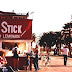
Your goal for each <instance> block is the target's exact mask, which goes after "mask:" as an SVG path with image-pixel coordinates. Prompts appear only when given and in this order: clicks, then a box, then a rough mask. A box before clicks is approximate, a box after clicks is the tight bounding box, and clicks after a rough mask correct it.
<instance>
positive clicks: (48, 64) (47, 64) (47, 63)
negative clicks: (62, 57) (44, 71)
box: [45, 53, 51, 67]
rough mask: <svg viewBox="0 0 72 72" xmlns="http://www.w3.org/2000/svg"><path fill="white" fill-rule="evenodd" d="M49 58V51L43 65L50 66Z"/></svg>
mask: <svg viewBox="0 0 72 72" xmlns="http://www.w3.org/2000/svg"><path fill="white" fill-rule="evenodd" d="M50 60H51V58H50V53H48V54H47V61H46V63H45V66H46V67H48V66H50Z"/></svg>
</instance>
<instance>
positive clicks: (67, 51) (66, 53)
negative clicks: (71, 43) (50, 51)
mask: <svg viewBox="0 0 72 72" xmlns="http://www.w3.org/2000/svg"><path fill="white" fill-rule="evenodd" d="M62 52H63V56H64V65H65V66H66V64H67V56H68V53H69V49H68V47H67V45H66V46H65V47H64V48H63V50H62Z"/></svg>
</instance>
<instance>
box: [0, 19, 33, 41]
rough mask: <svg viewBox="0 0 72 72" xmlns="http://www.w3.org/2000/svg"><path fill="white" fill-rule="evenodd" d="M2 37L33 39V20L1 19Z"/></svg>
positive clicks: (0, 35) (0, 34)
mask: <svg viewBox="0 0 72 72" xmlns="http://www.w3.org/2000/svg"><path fill="white" fill-rule="evenodd" d="M0 39H10V40H11V39H22V40H25V39H32V20H30V19H0Z"/></svg>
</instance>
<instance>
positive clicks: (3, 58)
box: [0, 55, 7, 64]
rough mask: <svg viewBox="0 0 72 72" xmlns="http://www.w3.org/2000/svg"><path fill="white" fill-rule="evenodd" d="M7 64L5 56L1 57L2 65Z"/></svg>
mask: <svg viewBox="0 0 72 72" xmlns="http://www.w3.org/2000/svg"><path fill="white" fill-rule="evenodd" d="M6 63H7V60H6V58H5V57H4V55H2V56H0V64H6Z"/></svg>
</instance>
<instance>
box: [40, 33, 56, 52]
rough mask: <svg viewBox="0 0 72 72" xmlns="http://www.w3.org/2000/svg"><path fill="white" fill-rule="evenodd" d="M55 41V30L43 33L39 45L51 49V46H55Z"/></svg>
mask: <svg viewBox="0 0 72 72" xmlns="http://www.w3.org/2000/svg"><path fill="white" fill-rule="evenodd" d="M55 42H56V39H55V34H54V33H53V32H49V33H43V35H42V36H41V37H40V39H39V45H40V46H43V47H44V49H45V47H46V50H47V51H48V50H49V49H51V46H54V44H55ZM48 48H49V49H48Z"/></svg>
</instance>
